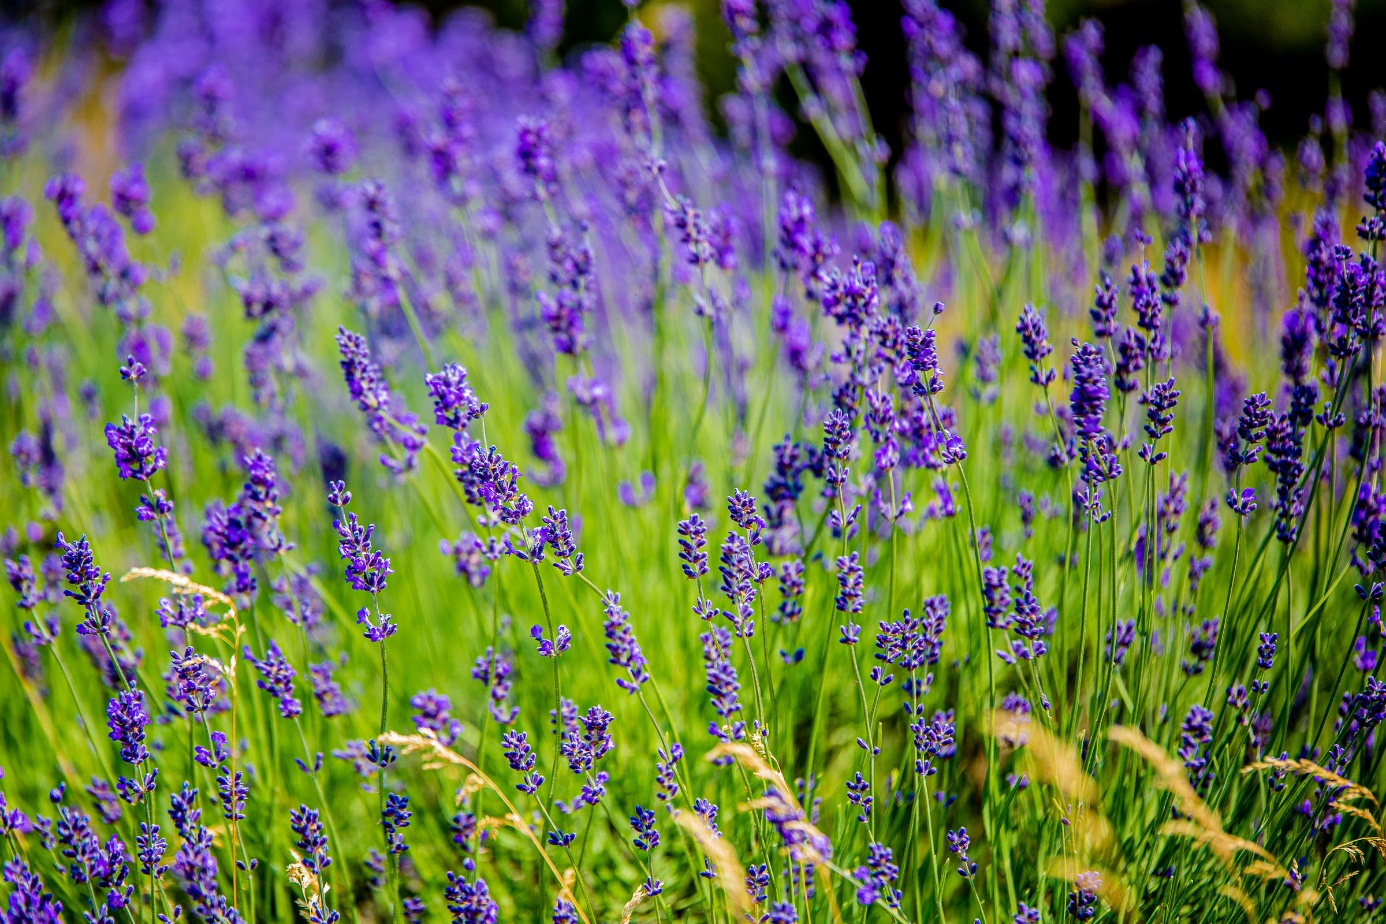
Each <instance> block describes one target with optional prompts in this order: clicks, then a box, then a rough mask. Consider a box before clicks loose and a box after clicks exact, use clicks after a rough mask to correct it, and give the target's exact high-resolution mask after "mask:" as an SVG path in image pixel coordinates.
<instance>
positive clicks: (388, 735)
mask: <svg viewBox="0 0 1386 924" xmlns="http://www.w3.org/2000/svg"><path fill="white" fill-rule="evenodd" d="M379 741H380V743H381V744H388V745H390V746H391V747H396V748H399V752H400V753H401V754H406V755H407V754H423V755H424V761H423V767H424V769H425V770H441V769H443V768H445V767H448V766H454V767H465V768H466V769H468V770H470V771H471V772H472V773H473V774H474V775H475V776H476V777H477V779H479V780H481V782H482V783H484V784H485V785H486V786H487V787H489V788H490V789H491V790H492V791H493V792H495V794H496V795H498V796H500V800H501V802H503V803H505V807H506V808H508V809H509V810H510V817H508V818H507V819H506V821H507V822H508V823H509V824H510V825H511V827H513V828H515V829H516V830H517V831H520V832H521V833H523V834H524V835H525V836H526V837H528V838H529V840H530V842H531V843H532V844H534V849H535V850H537V851H539V856H541V857H543V858H544V863H545V864H546V865H547V866H548V868H549V872H551V873H553V877H554V879H556V880H558V888H559V893H560V895H561V896H562V898H563V900H564V901H566V902H567V903H568V904H570V905H572V906H573V908H574V909H575V910H576V911H577V915H578V917H579V918H580V919H582V922H583V924H592V922H591V921H589V920H588V919H587V915H586V914H584V913H583V911H582V908H581V906H579V905H578V903H577V901H576V900H575V899H574V897H573V893H572V890H571V889H570V888H569V885H568V882H567V880H566V879H565V878H564V876H563V874H562V873H561V872H559V870H558V867H557V866H555V865H554V862H553V859H552V858H551V857H550V856H549V853H548V851H547V850H545V849H544V845H543V843H542V842H540V840H539V838H538V837H536V836H535V834H534V831H533V829H531V828H530V826H529V825H527V824H525V823H524V821H523V820H522V818H521V816H520V811H519V809H517V808H515V804H514V803H513V802H511V801H510V796H509V795H507V794H506V792H505V790H504V789H502V788H501V787H500V786H498V785H496V782H495V780H493V779H491V778H490V777H489V776H487V775H486V774H485V773H484V772H483V771H482V769H481V768H480V767H478V766H477V765H476V764H474V763H472V762H471V761H470V760H468V759H467V758H465V757H463V756H462V755H461V754H459V753H457V752H456V751H454V750H453V749H452V748H449V747H447V746H446V745H444V744H443V743H442V742H441V741H439V740H438V738H437V736H436V735H434V734H433V732H432V731H431V730H430V729H427V728H423V729H420V730H419V732H418V734H414V735H402V734H400V733H399V732H395V731H387V732H385V734H383V735H381V736H380V737H379ZM512 819H513V820H512ZM517 822H518V823H517Z"/></svg>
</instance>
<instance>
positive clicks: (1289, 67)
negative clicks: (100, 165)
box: [423, 0, 1386, 175]
mask: <svg viewBox="0 0 1386 924" xmlns="http://www.w3.org/2000/svg"><path fill="white" fill-rule="evenodd" d="M423 5H424V6H425V7H427V8H428V9H430V11H431V12H433V13H434V15H435V16H437V15H446V12H447V10H449V9H451V8H453V7H455V6H457V5H458V4H456V3H451V2H446V0H425V2H424V4H423ZM471 5H479V6H483V7H486V8H488V9H490V10H491V11H492V12H493V13H494V15H495V16H496V18H497V20H498V21H499V22H500V23H502V24H503V25H506V26H510V27H512V28H521V27H522V26H523V24H524V20H525V17H526V15H527V13H526V11H527V5H526V3H525V0H479V2H474V3H473V4H471ZM649 5H650V6H653V5H656V4H649ZM683 5H684V6H686V7H687V8H689V9H690V10H691V11H692V12H693V14H694V16H695V19H696V21H697V25H698V30H699V32H698V35H699V38H698V43H699V45H698V57H699V68H700V70H701V72H702V76H703V79H704V81H705V85H706V87H707V90H708V100H707V102H708V110H709V112H710V114H711V115H712V116H713V118H714V119H717V113H716V106H715V100H716V98H717V97H718V96H720V95H721V94H722V93H725V92H727V91H729V90H730V89H732V86H733V81H734V79H735V62H734V60H733V59H732V57H731V55H730V53H729V52H728V50H727V44H728V43H729V42H730V36H729V35H728V34H727V32H726V30H725V28H724V27H723V25H722V22H721V19H720V15H719V12H718V10H719V4H718V2H717V0H684V2H683ZM849 5H850V6H851V8H852V13H853V18H854V21H855V22H856V26H857V39H858V45H859V47H860V48H861V49H862V50H863V51H864V52H865V53H866V55H867V65H866V71H865V73H864V74H863V75H862V84H863V89H864V90H865V93H866V98H867V101H868V104H869V105H870V107H871V114H872V119H873V121H874V123H875V125H876V129H877V130H878V131H879V132H880V133H881V134H882V135H883V136H884V137H885V139H886V141H887V142H888V143H889V144H890V147H891V151H892V152H893V154H894V155H896V156H898V155H899V153H900V151H901V150H902V148H903V143H902V131H903V130H904V129H905V123H906V119H907V118H908V111H907V105H908V103H907V100H906V95H905V94H906V89H907V86H908V82H909V75H908V72H907V68H906V60H905V42H904V36H903V34H902V32H901V29H900V16H901V13H902V10H901V5H900V2H899V0H849ZM941 5H942V6H944V7H945V8H946V9H948V10H950V11H951V12H952V13H953V14H954V15H955V16H957V18H958V20H959V21H960V22H961V23H962V24H963V25H964V27H965V29H966V41H967V44H968V46H969V47H970V48H971V49H972V50H973V51H974V52H975V53H977V54H979V55H980V56H981V57H982V59H983V61H985V60H986V53H987V44H988V35H987V11H988V4H987V3H986V0H941ZM1206 5H1207V6H1208V8H1209V10H1210V11H1211V12H1212V13H1213V16H1214V18H1215V19H1216V21H1217V25H1218V33H1219V36H1220V38H1221V43H1222V49H1221V56H1220V62H1221V66H1222V69H1223V71H1225V72H1226V73H1227V74H1228V75H1230V76H1231V78H1232V80H1233V85H1234V88H1235V91H1236V95H1237V96H1238V98H1240V99H1250V98H1251V97H1252V96H1253V95H1254V94H1255V93H1256V92H1257V91H1258V90H1265V91H1266V92H1267V93H1268V94H1269V95H1270V100H1271V106H1270V109H1269V110H1268V111H1266V112H1265V113H1264V114H1263V116H1262V120H1261V125H1262V128H1263V130H1264V131H1265V133H1266V135H1267V137H1268V138H1269V139H1270V141H1271V143H1272V144H1275V145H1278V146H1280V147H1282V148H1285V149H1287V150H1289V151H1293V149H1294V147H1295V145H1296V144H1297V143H1298V141H1299V139H1300V138H1301V137H1303V135H1304V134H1305V133H1306V131H1307V130H1308V127H1309V119H1310V117H1311V116H1312V115H1313V114H1315V113H1322V111H1323V105H1324V101H1325V100H1326V98H1327V95H1328V85H1329V83H1328V81H1329V72H1328V65H1327V64H1326V63H1325V61H1324V38H1325V30H1326V25H1327V22H1328V14H1329V9H1330V4H1329V2H1328V0H1206ZM1048 15H1049V21H1050V23H1051V24H1052V25H1053V27H1054V31H1055V37H1056V43H1057V44H1058V46H1059V47H1060V48H1062V40H1063V37H1064V36H1065V35H1066V34H1067V33H1068V32H1070V31H1071V30H1073V29H1074V28H1075V27H1076V26H1077V25H1078V23H1079V22H1080V21H1081V20H1082V19H1083V18H1085V17H1092V18H1095V19H1097V20H1098V21H1099V22H1101V23H1102V26H1103V29H1104V32H1105V36H1106V51H1105V53H1104V54H1103V57H1102V63H1103V67H1104V70H1105V72H1106V77H1107V82H1108V84H1109V85H1111V84H1115V83H1118V82H1123V81H1126V80H1127V79H1128V72H1129V66H1130V61H1131V57H1132V55H1133V54H1134V53H1135V51H1136V50H1137V49H1138V48H1140V47H1141V46H1144V45H1158V46H1159V47H1160V48H1161V50H1162V51H1163V52H1164V75H1165V106H1166V112H1167V115H1168V116H1169V118H1170V119H1171V120H1173V119H1178V118H1182V117H1184V116H1186V115H1196V114H1199V113H1204V112H1206V111H1207V104H1206V103H1205V101H1204V99H1203V97H1202V94H1201V93H1199V91H1198V89H1197V88H1196V87H1195V86H1194V83H1193V77H1192V74H1191V72H1190V60H1189V51H1188V46H1187V43H1186V41H1185V38H1184V12H1183V5H1182V3H1180V2H1179V0H1051V2H1050V4H1049V5H1048ZM625 18H626V11H625V8H624V7H623V5H622V4H621V2H620V0H569V2H568V14H567V33H566V37H565V40H564V45H563V47H562V48H561V49H560V52H571V51H573V50H575V49H579V48H581V47H582V46H584V45H586V44H589V43H592V42H606V41H609V40H610V39H611V37H612V36H613V35H615V34H616V32H617V31H618V30H619V29H620V27H621V25H622V24H623V23H624V22H625ZM1354 18H1355V22H1356V28H1355V30H1354V32H1353V38H1352V45H1351V55H1350V58H1349V65H1348V68H1347V70H1346V71H1345V72H1344V73H1343V75H1342V89H1343V95H1344V97H1345V98H1346V99H1347V101H1348V103H1349V105H1350V106H1351V109H1352V112H1353V118H1354V123H1355V125H1356V127H1358V128H1360V129H1366V128H1369V124H1368V120H1369V115H1368V110H1367V95H1368V93H1370V91H1371V90H1373V89H1377V88H1383V87H1386V0H1359V2H1358V4H1357V9H1356V12H1355V16H1354ZM1054 70H1055V79H1054V81H1053V83H1052V84H1051V86H1050V91H1049V104H1050V110H1051V118H1050V122H1049V138H1050V142H1051V143H1052V144H1053V145H1054V146H1055V147H1058V148H1069V147H1071V146H1072V145H1073V143H1074V141H1075V140H1076V138H1077V134H1078V98H1077V94H1076V93H1075V92H1074V89H1073V84H1072V81H1071V80H1070V78H1069V74H1068V70H1067V67H1066V66H1065V65H1064V63H1063V60H1062V53H1061V52H1060V54H1059V56H1058V57H1057V58H1056V60H1055V62H1054ZM786 102H790V101H789V100H786ZM796 147H797V148H798V149H799V150H798V153H800V154H801V155H804V156H808V157H810V158H814V159H817V160H819V161H820V162H822V163H823V164H824V165H825V167H826V166H827V156H826V152H824V151H823V150H822V149H821V147H820V146H819V145H818V142H817V139H816V137H814V136H813V133H812V132H811V131H801V132H800V133H799V136H798V139H797V141H796ZM831 172H832V171H831V170H826V171H825V173H827V174H828V175H831Z"/></svg>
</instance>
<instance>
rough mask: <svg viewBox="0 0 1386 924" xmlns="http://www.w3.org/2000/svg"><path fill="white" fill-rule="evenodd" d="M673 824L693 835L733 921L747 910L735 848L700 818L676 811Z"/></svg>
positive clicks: (748, 901) (742, 870)
mask: <svg viewBox="0 0 1386 924" xmlns="http://www.w3.org/2000/svg"><path fill="white" fill-rule="evenodd" d="M674 822H675V823H676V824H677V825H678V826H679V827H680V828H683V829H684V830H685V831H687V832H688V833H689V834H690V835H692V836H693V840H695V841H697V842H698V846H699V847H701V848H702V850H703V853H705V854H707V858H708V859H709V860H711V861H712V865H713V867H714V868H715V869H716V871H717V884H718V885H720V886H721V887H722V893H723V894H724V895H725V896H726V901H727V914H728V915H729V916H730V917H731V919H732V920H734V921H740V920H742V915H745V914H749V913H750V910H751V897H750V896H749V895H747V894H746V870H745V868H744V867H742V865H741V861H740V860H738V859H737V857H736V848H735V847H733V846H732V845H731V844H729V843H728V842H727V839H726V838H724V837H721V836H719V835H718V834H716V833H715V832H714V831H713V830H712V829H711V828H710V827H708V824H707V822H706V821H703V819H702V817H701V816H699V815H695V814H694V813H692V812H679V813H678V814H677V815H675V816H674Z"/></svg>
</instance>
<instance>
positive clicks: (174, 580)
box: [120, 568, 236, 619]
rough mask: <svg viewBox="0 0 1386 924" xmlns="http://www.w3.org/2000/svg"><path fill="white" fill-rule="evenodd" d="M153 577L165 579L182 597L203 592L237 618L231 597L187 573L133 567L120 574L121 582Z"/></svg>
mask: <svg viewBox="0 0 1386 924" xmlns="http://www.w3.org/2000/svg"><path fill="white" fill-rule="evenodd" d="M145 579H152V580H155V581H163V582H164V583H165V584H167V585H169V587H170V592H171V593H175V594H177V595H178V596H180V597H191V596H193V595H195V594H201V595H202V596H204V597H206V598H207V599H208V600H214V601H216V602H217V603H220V604H221V605H222V606H224V607H226V609H227V611H228V612H227V616H228V617H229V618H231V619H235V618H236V604H234V603H232V602H231V598H230V597H228V596H226V594H224V593H222V592H221V591H219V590H214V589H212V588H211V587H208V586H207V585H206V584H199V583H197V582H196V581H194V580H193V579H192V578H190V577H188V576H187V575H186V574H179V573H178V572H176V571H167V570H165V569H163V568H131V569H130V570H129V571H127V572H125V573H124V574H122V575H121V576H120V583H122V584H125V583H128V582H130V581H138V580H145Z"/></svg>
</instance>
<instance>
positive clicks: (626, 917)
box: [621, 882, 647, 924]
mask: <svg viewBox="0 0 1386 924" xmlns="http://www.w3.org/2000/svg"><path fill="white" fill-rule="evenodd" d="M646 894H647V893H646V892H645V884H644V883H643V882H642V883H640V885H638V886H636V887H635V893H634V894H633V895H631V897H630V901H628V902H626V904H625V906H624V907H622V908H621V924H630V916H631V915H633V914H635V907H636V906H637V905H639V904H640V902H641V901H642V900H644V898H645V895H646Z"/></svg>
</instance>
